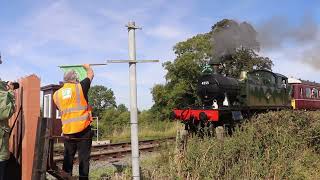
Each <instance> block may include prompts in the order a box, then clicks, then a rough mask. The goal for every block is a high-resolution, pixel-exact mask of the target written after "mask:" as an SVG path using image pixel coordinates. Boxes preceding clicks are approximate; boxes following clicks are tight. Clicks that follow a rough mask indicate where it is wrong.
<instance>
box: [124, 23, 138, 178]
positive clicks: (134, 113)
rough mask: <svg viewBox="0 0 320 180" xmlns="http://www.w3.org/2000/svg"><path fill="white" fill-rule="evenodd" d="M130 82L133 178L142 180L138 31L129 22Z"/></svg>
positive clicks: (133, 24)
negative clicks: (137, 69) (138, 106)
mask: <svg viewBox="0 0 320 180" xmlns="http://www.w3.org/2000/svg"><path fill="white" fill-rule="evenodd" d="M127 27H128V36H129V60H130V61H133V62H129V80H130V124H131V155H132V177H133V179H134V180H139V179H140V164H139V140H138V110H137V79H136V62H135V61H136V39H135V38H136V37H135V30H136V29H138V28H137V27H136V25H135V23H134V22H129V23H128V25H127Z"/></svg>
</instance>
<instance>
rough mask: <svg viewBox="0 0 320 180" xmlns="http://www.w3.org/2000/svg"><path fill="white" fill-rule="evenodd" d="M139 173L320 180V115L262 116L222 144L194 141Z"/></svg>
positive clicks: (169, 151) (162, 176) (165, 153)
mask: <svg viewBox="0 0 320 180" xmlns="http://www.w3.org/2000/svg"><path fill="white" fill-rule="evenodd" d="M141 167H142V177H143V178H144V179H189V180H193V179H195V180H196V179H310V180H311V179H319V177H320V112H319V111H314V112H305V111H280V112H269V113H266V114H260V115H259V116H257V117H254V118H252V119H251V120H250V121H248V122H247V123H245V124H243V125H242V126H241V127H239V128H237V129H236V131H235V132H234V134H233V136H231V137H226V138H225V139H224V141H218V140H217V139H215V138H198V137H193V138H190V139H189V140H188V143H187V149H186V150H185V151H184V152H181V153H177V152H175V150H174V148H172V147H167V148H166V149H164V150H163V152H162V153H160V154H159V155H158V156H157V157H153V158H150V159H148V160H147V161H146V162H142V165H141ZM124 175H125V176H126V177H127V176H130V174H127V173H124Z"/></svg>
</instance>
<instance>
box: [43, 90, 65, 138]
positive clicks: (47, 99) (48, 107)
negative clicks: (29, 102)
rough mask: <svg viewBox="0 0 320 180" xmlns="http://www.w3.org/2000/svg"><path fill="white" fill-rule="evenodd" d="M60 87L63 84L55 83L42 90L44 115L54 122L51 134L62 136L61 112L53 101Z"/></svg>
mask: <svg viewBox="0 0 320 180" xmlns="http://www.w3.org/2000/svg"><path fill="white" fill-rule="evenodd" d="M60 88H61V85H55V84H50V85H47V86H43V87H41V91H43V117H44V118H48V119H49V121H50V122H51V123H52V126H51V127H52V128H50V130H51V132H50V135H51V136H60V135H61V133H62V129H61V127H62V123H61V117H60V112H59V110H58V109H57V106H56V105H55V104H54V102H53V94H54V93H55V92H56V91H57V90H58V89H60Z"/></svg>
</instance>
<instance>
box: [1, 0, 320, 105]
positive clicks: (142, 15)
mask: <svg viewBox="0 0 320 180" xmlns="http://www.w3.org/2000/svg"><path fill="white" fill-rule="evenodd" d="M306 16H308V17H310V18H311V19H312V23H313V24H315V26H316V28H315V33H316V36H314V37H313V41H312V42H310V41H308V42H306V43H305V42H304V43H300V42H296V41H294V40H292V39H290V38H287V39H284V40H283V41H281V42H278V43H279V44H277V46H276V48H265V49H263V48H262V49H261V51H260V52H259V53H260V54H261V55H263V56H268V57H269V58H270V59H271V60H272V61H273V63H274V67H273V71H274V72H277V73H281V74H284V75H287V76H288V77H291V76H292V77H295V78H302V79H305V80H311V81H316V82H320V71H319V68H318V67H317V62H318V61H315V62H314V63H306V62H307V61H305V60H304V58H303V57H304V56H303V54H304V52H305V50H308V48H310V47H320V31H319V28H318V27H320V1H318V0H314V1H311V0H304V1H302V0H301V1H298V0H297V1H292V0H282V1H277V0H270V1H265V0H256V1H255V0H238V1H234V0H224V1H218V0H202V1H199V0H148V1H146V0H145V1H142V0H121V1H119V0H108V1H105V0H104V1H102V0H95V1H86V0H19V1H18V0H10V1H9V0H0V51H1V55H2V61H3V64H1V65H0V78H1V79H3V80H17V79H19V78H20V77H24V76H27V75H30V74H36V75H37V76H39V77H40V78H41V85H42V86H44V85H48V84H57V83H58V82H59V81H61V80H62V77H63V73H62V71H61V70H60V69H59V68H58V67H57V66H59V65H70V64H84V63H105V62H106V60H109V59H128V32H127V28H126V27H125V25H126V24H127V23H128V22H129V21H135V22H136V25H137V26H139V27H142V30H137V31H136V48H137V50H136V53H137V59H138V60H144V59H158V60H160V62H159V63H144V64H137V87H138V89H137V93H138V108H139V109H141V110H143V109H148V108H150V107H151V106H152V105H153V101H152V95H151V93H150V92H151V88H152V87H153V86H154V85H155V84H161V83H165V78H164V76H165V74H166V72H165V70H164V69H163V67H162V63H164V62H166V61H173V60H174V58H175V55H174V52H173V50H172V49H173V47H174V45H175V44H176V43H178V42H180V41H184V40H186V39H188V38H191V37H192V36H195V35H197V34H201V33H206V32H209V31H210V30H211V26H212V25H214V24H215V23H216V22H218V21H219V20H222V19H224V18H228V19H233V20H236V21H238V22H243V21H246V22H249V23H250V24H252V25H253V26H254V27H264V26H263V25H264V24H265V23H267V22H268V21H270V19H275V18H279V17H281V18H282V19H284V20H285V25H286V26H288V27H291V28H295V29H298V28H300V27H301V28H309V26H304V24H303V23H302V21H303V19H304V17H306ZM276 25H277V26H276V28H278V29H279V30H281V29H282V30H283V29H284V28H283V27H282V26H284V24H281V23H278V24H276ZM264 32H265V31H264ZM267 32H268V31H267ZM317 40H319V41H317ZM316 50H317V49H316ZM306 52H308V51H306ZM315 52H317V51H315ZM319 52H320V48H319ZM315 56H316V55H314V57H315ZM308 62H309V61H308ZM318 66H319V67H320V61H319V65H318ZM94 71H95V78H94V80H93V85H104V86H106V87H108V88H111V89H112V90H113V91H114V93H115V97H116V102H117V104H120V103H124V104H125V105H126V106H127V107H129V73H128V71H129V69H128V64H109V65H107V66H101V67H94Z"/></svg>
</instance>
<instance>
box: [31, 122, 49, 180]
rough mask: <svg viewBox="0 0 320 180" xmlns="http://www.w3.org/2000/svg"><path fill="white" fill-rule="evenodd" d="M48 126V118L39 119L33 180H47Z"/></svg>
mask: <svg viewBox="0 0 320 180" xmlns="http://www.w3.org/2000/svg"><path fill="white" fill-rule="evenodd" d="M47 124H48V119H47V118H39V121H38V129H37V137H36V142H35V154H34V164H33V171H32V180H45V179H46V171H47V160H48V152H49V129H48V127H47Z"/></svg>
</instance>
